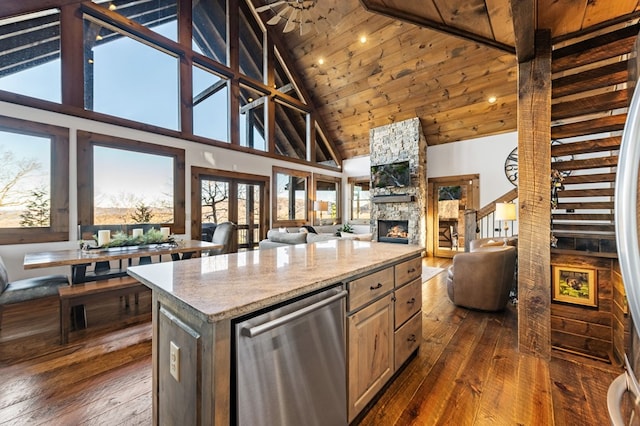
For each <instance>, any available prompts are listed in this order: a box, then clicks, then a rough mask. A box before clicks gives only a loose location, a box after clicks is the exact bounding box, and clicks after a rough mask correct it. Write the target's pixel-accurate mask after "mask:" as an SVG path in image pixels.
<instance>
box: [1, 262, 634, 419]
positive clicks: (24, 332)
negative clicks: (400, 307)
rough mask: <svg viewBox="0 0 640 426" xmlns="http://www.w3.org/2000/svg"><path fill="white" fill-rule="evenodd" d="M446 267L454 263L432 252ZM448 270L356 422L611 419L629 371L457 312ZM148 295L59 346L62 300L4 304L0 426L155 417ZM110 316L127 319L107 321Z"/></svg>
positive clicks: (113, 309)
mask: <svg viewBox="0 0 640 426" xmlns="http://www.w3.org/2000/svg"><path fill="white" fill-rule="evenodd" d="M424 263H425V265H427V266H439V267H446V266H448V265H449V264H450V260H448V259H438V258H428V259H425V261H424ZM445 278H446V274H445V273H440V274H438V275H437V276H436V277H435V278H433V279H431V280H429V281H428V282H427V283H425V284H424V285H423V300H424V303H423V312H424V313H423V336H422V337H423V342H422V345H421V347H420V350H419V352H418V354H417V355H416V356H415V357H413V358H412V359H411V360H410V361H409V362H408V363H407V365H406V366H405V368H404V369H403V370H402V371H401V373H400V374H399V375H398V376H397V378H396V380H395V381H393V382H392V383H391V384H390V385H389V386H388V387H387V388H386V389H385V391H384V392H383V393H382V394H381V396H380V397H379V398H378V399H377V400H376V401H375V403H373V404H372V405H371V407H370V409H369V411H367V412H366V414H365V415H364V416H362V417H361V418H360V419H358V421H357V422H358V423H359V424H361V425H376V426H378V425H445V424H450V425H489V424H490V425H536V426H537V425H554V424H555V425H605V424H609V420H608V415H607V409H606V391H607V387H608V386H609V384H610V383H611V381H612V380H613V379H614V378H615V377H616V376H617V375H618V374H620V373H621V372H622V370H621V369H620V368H618V367H615V366H611V365H608V364H605V363H601V362H598V361H592V360H590V359H587V358H583V357H578V356H570V355H567V354H562V353H554V357H553V358H552V360H551V362H545V361H542V360H540V359H537V358H535V357H531V356H527V355H524V354H520V353H518V352H517V329H516V320H517V317H516V309H515V307H513V306H510V307H509V309H507V310H506V311H505V312H503V313H482V312H474V311H469V310H465V309H461V308H457V307H455V306H454V305H453V304H451V302H450V301H449V299H448V298H447V296H446V283H445ZM149 311H150V297H149V296H148V295H143V296H141V300H140V305H139V306H138V307H137V309H136V308H131V309H128V310H127V309H125V308H124V306H123V304H122V303H121V301H120V300H118V299H117V298H115V299H113V300H111V299H109V300H105V301H104V303H103V304H101V305H100V306H96V307H89V308H88V310H87V317H88V321H89V326H90V327H89V328H88V329H87V330H85V331H83V332H72V333H71V335H70V341H69V344H67V345H64V346H61V345H60V344H59V329H58V327H59V321H58V304H57V300H56V299H54V298H51V299H42V300H40V301H36V302H31V303H24V304H20V305H14V306H9V307H7V308H6V309H5V312H4V314H3V320H2V330H1V331H0V424H2V425H5V424H6V425H39V424H47V425H122V424H125V425H149V424H151V325H150V322H149V319H150V314H149ZM114 322H118V323H120V324H123V323H124V324H126V326H124V327H123V326H120V327H114V326H110V324H113V323H114Z"/></svg>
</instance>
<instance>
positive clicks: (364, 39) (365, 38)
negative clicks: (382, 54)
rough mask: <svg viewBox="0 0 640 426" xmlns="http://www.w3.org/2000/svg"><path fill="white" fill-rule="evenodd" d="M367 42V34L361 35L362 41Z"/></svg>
mask: <svg viewBox="0 0 640 426" xmlns="http://www.w3.org/2000/svg"><path fill="white" fill-rule="evenodd" d="M366 42H367V36H361V37H360V43H362V44H364V43H366Z"/></svg>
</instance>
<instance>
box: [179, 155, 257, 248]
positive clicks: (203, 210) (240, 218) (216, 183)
mask: <svg viewBox="0 0 640 426" xmlns="http://www.w3.org/2000/svg"><path fill="white" fill-rule="evenodd" d="M192 171H193V173H192V187H191V188H192V204H191V206H192V217H193V219H192V231H191V232H192V235H194V232H196V234H195V235H203V238H206V237H207V235H208V234H207V233H206V232H205V231H206V230H207V227H209V226H211V225H210V224H218V223H222V222H227V221H230V222H233V223H235V224H236V225H237V227H238V232H237V233H236V235H237V242H236V243H237V247H238V250H253V249H255V248H257V246H258V242H259V241H260V240H261V239H262V238H264V236H265V234H266V224H267V223H268V219H269V218H268V217H266V215H267V210H268V209H267V208H266V207H265V206H266V205H267V204H268V201H267V200H268V194H267V192H266V190H267V188H268V187H269V177H267V176H256V175H248V174H244V173H232V172H226V171H221V170H211V169H201V168H197V167H194V168H192Z"/></svg>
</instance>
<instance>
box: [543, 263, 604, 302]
mask: <svg viewBox="0 0 640 426" xmlns="http://www.w3.org/2000/svg"><path fill="white" fill-rule="evenodd" d="M552 287H553V288H552V290H553V300H554V301H556V302H567V303H574V304H576V305H585V306H598V288H597V286H596V271H595V269H584V268H574V267H573V266H557V265H554V266H553V276H552Z"/></svg>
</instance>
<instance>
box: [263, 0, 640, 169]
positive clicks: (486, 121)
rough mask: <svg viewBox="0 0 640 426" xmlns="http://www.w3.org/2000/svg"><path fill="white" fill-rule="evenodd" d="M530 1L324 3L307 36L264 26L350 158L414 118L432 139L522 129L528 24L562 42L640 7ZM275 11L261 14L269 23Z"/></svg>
mask: <svg viewBox="0 0 640 426" xmlns="http://www.w3.org/2000/svg"><path fill="white" fill-rule="evenodd" d="M253 2H254V5H256V6H261V5H263V4H266V3H272V2H273V1H272V0H253ZM530 5H531V7H530V9H527V8H526V7H525V8H522V2H517V3H514V7H517V8H519V9H518V11H517V12H515V13H516V15H517V16H516V17H515V19H514V18H513V17H512V12H511V4H510V0H426V1H421V2H409V1H405V0H361V1H360V2H359V1H358V0H318V3H317V5H316V6H315V7H314V8H313V9H311V10H310V11H309V15H310V16H311V17H313V18H314V19H315V22H314V23H313V24H312V28H311V30H310V31H309V32H308V33H307V34H305V35H300V34H299V32H298V31H292V32H288V33H283V32H282V29H283V27H284V22H282V23H280V24H278V25H276V26H268V30H269V31H270V32H271V33H273V34H274V35H276V36H277V37H278V38H280V42H281V43H283V45H284V46H285V47H286V49H287V51H288V52H287V53H288V55H289V56H290V57H291V59H293V62H294V67H295V68H296V71H297V72H298V74H299V75H300V76H301V78H302V82H303V84H304V86H305V88H306V89H307V90H308V91H309V93H310V94H311V97H312V100H313V102H314V104H315V105H316V106H317V107H318V108H319V111H320V115H321V117H320V120H321V121H322V122H324V126H325V128H326V130H327V131H328V133H329V134H328V135H327V136H328V137H329V138H331V139H332V140H333V141H334V142H335V143H336V145H337V147H338V149H339V150H340V152H341V154H342V156H343V158H351V157H355V156H360V155H366V154H368V153H369V130H370V129H371V128H374V127H377V126H381V125H385V124H389V123H393V122H397V121H402V120H405V119H409V118H413V117H419V118H420V121H421V123H422V127H423V131H424V134H425V136H426V138H427V143H428V144H429V145H437V144H443V143H449V142H454V141H459V140H465V139H472V138H476V137H480V136H488V135H492V134H497V133H503V132H508V131H514V130H516V103H517V80H516V74H517V59H516V55H515V52H516V51H517V49H516V46H517V45H518V43H522V39H523V32H522V28H523V27H525V24H526V22H525V23H524V24H523V21H527V20H530V21H531V24H530V25H528V26H529V28H533V27H534V26H537V27H538V28H548V29H551V32H552V38H553V39H554V40H562V39H564V38H567V37H572V36H574V35H576V34H579V33H580V32H584V31H585V30H588V29H590V28H593V27H598V26H603V25H604V24H605V23H607V22H610V21H621V20H625V19H629V18H632V17H635V16H636V15H637V14H638V13H639V11H640V5H639V1H638V0H633V1H631V0H616V1H608V2H604V1H593V0H538V1H537V5H534V4H533V0H531V3H530ZM536 8H537V22H536V20H535V19H533V16H532V13H531V12H530V11H531V10H534V9H536ZM273 14H274V12H272V11H265V12H262V13H260V14H259V16H260V18H262V19H263V21H264V22H266V21H267V20H269V19H270V18H271V17H272V16H273ZM514 21H515V22H518V25H516V27H517V28H518V30H519V31H520V32H518V31H514V24H513V22H514ZM531 32H532V31H531ZM362 36H365V37H366V41H365V42H361V41H360V37H362ZM527 36H528V35H527V34H524V38H526V37H527ZM531 39H532V37H531ZM521 46H522V45H518V48H519V49H520V50H522V49H521ZM518 56H520V55H518ZM320 59H323V60H324V63H323V64H320V63H319V61H320ZM491 96H494V97H496V102H494V103H489V102H488V99H489V97H491Z"/></svg>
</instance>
